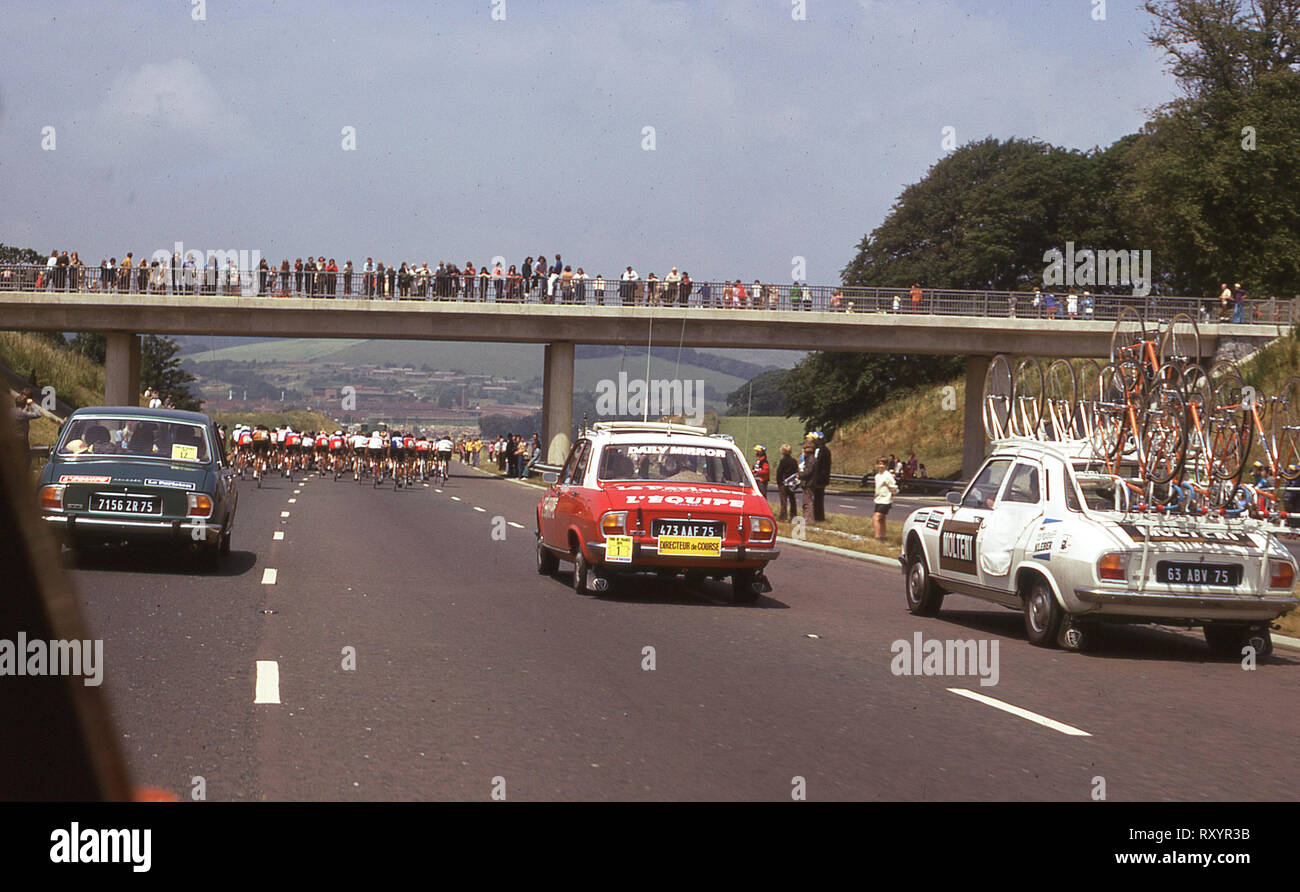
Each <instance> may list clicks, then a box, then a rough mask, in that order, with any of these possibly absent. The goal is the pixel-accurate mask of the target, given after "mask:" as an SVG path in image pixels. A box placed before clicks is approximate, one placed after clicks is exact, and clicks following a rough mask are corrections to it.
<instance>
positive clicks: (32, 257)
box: [0, 242, 49, 265]
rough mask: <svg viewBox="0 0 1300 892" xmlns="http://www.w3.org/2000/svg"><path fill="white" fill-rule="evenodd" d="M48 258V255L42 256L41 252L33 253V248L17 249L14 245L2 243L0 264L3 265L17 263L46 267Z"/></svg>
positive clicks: (0, 243)
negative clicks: (36, 264)
mask: <svg viewBox="0 0 1300 892" xmlns="http://www.w3.org/2000/svg"><path fill="white" fill-rule="evenodd" d="M48 256H49V255H48V254H42V253H41V252H40V251H33V250H32V249H31V248H15V247H14V246H13V245H6V244H4V243H3V242H0V264H3V265H10V264H15V263H39V264H41V265H44V264H45V260H46V258H47V257H48Z"/></svg>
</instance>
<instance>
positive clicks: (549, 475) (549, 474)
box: [542, 471, 560, 486]
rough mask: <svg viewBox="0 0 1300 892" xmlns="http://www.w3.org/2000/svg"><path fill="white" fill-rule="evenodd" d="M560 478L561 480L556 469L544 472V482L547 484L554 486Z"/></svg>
mask: <svg viewBox="0 0 1300 892" xmlns="http://www.w3.org/2000/svg"><path fill="white" fill-rule="evenodd" d="M559 480H560V475H559V474H558V473H557V472H555V471H543V472H542V482H543V483H545V484H546V485H547V486H552V485H554V484H556V483H558V482H559Z"/></svg>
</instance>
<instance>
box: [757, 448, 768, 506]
mask: <svg viewBox="0 0 1300 892" xmlns="http://www.w3.org/2000/svg"><path fill="white" fill-rule="evenodd" d="M754 479H755V480H757V481H758V489H759V492H761V493H762V494H763V498H765V499H766V498H767V482H768V481H769V480H770V479H772V467H771V465H769V464H768V463H767V448H766V447H765V446H762V445H761V444H760V445H758V446H755V447H754Z"/></svg>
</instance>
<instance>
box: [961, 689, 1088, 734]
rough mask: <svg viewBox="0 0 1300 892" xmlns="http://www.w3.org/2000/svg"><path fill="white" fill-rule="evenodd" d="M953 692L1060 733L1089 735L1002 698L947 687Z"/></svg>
mask: <svg viewBox="0 0 1300 892" xmlns="http://www.w3.org/2000/svg"><path fill="white" fill-rule="evenodd" d="M948 690H949V691H951V692H952V693H954V694H957V695H958V696H961V697H967V698H969V699H971V700H974V701H975V702H977V703H983V704H984V705H986V706H992V707H993V708H994V709H1000V710H1002V711H1003V712H1009V713H1011V714H1012V715H1015V716H1020V718H1022V719H1025V720H1027V721H1031V722H1033V723H1034V724H1036V725H1042V726H1043V727H1044V728H1051V729H1052V730H1053V731H1060V732H1061V733H1062V734H1068V735H1070V736H1071V737H1091V736H1092V735H1091V734H1089V733H1088V732H1087V731H1082V730H1080V729H1078V728H1076V727H1074V726H1073V725H1067V724H1065V723H1064V722H1058V721H1056V720H1055V719H1049V718H1048V717H1047V716H1044V715H1039V714H1038V713H1036V712H1030V711H1029V710H1028V709H1021V708H1020V707H1019V706H1012V705H1011V704H1010V703H1005V702H1003V701H1002V700H997V699H994V698H993V697H986V696H984V695H983V694H977V693H976V692H975V691H968V690H967V689H965V688H948Z"/></svg>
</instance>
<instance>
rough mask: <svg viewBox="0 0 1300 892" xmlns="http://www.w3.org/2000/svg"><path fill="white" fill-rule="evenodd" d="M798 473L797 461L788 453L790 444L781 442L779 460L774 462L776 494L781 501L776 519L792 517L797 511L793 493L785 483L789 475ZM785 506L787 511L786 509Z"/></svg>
mask: <svg viewBox="0 0 1300 892" xmlns="http://www.w3.org/2000/svg"><path fill="white" fill-rule="evenodd" d="M798 473H799V462H797V461H795V458H794V456H793V455H791V454H790V444H789V443H782V444H781V460H780V461H779V462H777V463H776V496H777V498H778V499H779V500H780V502H781V511H780V514H779V515H778V518H777V519H778V520H786V519H788V518H792V517H794V516H795V514H796V513H797V512H798V510H799V509H798V508H797V507H796V505H795V498H794V493H793V492H791V491H790V489H789V487H787V486H786V483H787V482H788V481H789V480H790V478H791V477H793V476H795V475H796V474H798ZM787 506H788V507H789V509H790V510H789V511H788V512H787V511H786V508H787Z"/></svg>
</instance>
